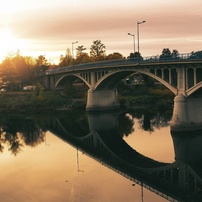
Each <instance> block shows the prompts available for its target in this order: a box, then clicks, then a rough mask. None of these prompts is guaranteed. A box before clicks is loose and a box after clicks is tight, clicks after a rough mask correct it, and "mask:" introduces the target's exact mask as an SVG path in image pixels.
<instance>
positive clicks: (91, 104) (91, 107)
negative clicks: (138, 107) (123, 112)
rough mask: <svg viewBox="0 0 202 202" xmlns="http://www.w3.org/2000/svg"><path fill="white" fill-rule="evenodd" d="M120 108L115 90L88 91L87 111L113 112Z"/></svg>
mask: <svg viewBox="0 0 202 202" xmlns="http://www.w3.org/2000/svg"><path fill="white" fill-rule="evenodd" d="M119 107H120V104H119V100H118V93H117V91H116V89H114V90H96V91H95V90H92V89H90V90H88V97H87V105H86V111H102V110H113V109H117V108H119Z"/></svg>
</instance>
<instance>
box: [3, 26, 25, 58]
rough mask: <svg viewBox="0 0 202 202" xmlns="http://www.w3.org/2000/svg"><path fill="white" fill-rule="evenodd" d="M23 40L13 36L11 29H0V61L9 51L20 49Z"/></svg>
mask: <svg viewBox="0 0 202 202" xmlns="http://www.w3.org/2000/svg"><path fill="white" fill-rule="evenodd" d="M23 46H24V42H23V40H21V39H18V38H17V37H15V36H14V35H13V34H12V32H11V31H9V30H7V29H1V30H0V61H2V60H3V59H4V58H5V56H6V55H8V53H9V52H15V51H17V50H18V49H19V50H21V49H22V48H23Z"/></svg>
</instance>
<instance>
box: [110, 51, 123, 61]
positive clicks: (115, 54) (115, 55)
mask: <svg viewBox="0 0 202 202" xmlns="http://www.w3.org/2000/svg"><path fill="white" fill-rule="evenodd" d="M123 58H124V57H123V55H121V54H120V53H118V52H114V53H112V54H109V55H107V56H106V59H107V60H118V59H123Z"/></svg>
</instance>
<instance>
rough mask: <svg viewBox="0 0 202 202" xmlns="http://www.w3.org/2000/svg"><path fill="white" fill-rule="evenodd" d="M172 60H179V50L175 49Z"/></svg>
mask: <svg viewBox="0 0 202 202" xmlns="http://www.w3.org/2000/svg"><path fill="white" fill-rule="evenodd" d="M171 55H172V58H178V57H179V52H178V50H176V49H174V50H173V51H172V54H171Z"/></svg>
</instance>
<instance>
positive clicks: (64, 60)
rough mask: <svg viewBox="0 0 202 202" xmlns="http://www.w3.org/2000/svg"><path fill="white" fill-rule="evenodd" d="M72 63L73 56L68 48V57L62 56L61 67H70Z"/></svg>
mask: <svg viewBox="0 0 202 202" xmlns="http://www.w3.org/2000/svg"><path fill="white" fill-rule="evenodd" d="M72 61H73V58H72V54H71V51H70V49H69V48H68V49H67V50H66V55H65V56H63V55H61V56H60V62H59V67H64V66H70V65H72Z"/></svg>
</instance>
